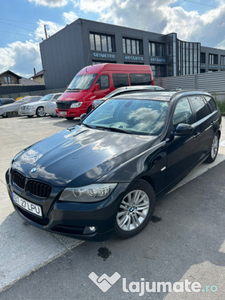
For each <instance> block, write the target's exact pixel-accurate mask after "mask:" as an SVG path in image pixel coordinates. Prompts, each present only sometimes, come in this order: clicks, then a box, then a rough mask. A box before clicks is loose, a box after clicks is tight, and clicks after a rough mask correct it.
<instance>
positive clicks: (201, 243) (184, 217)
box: [0, 117, 225, 300]
mask: <svg viewBox="0 0 225 300" xmlns="http://www.w3.org/2000/svg"><path fill="white" fill-rule="evenodd" d="M74 122H76V121H72V122H69V121H66V120H63V119H58V118H50V117H46V118H32V119H28V118H24V117H23V118H12V119H1V120H0V129H1V131H0V132H1V133H0V137H1V141H2V142H1V159H0V205H1V209H0V299H1V300H2V299H9V300H11V299H18V300H19V299H23V300H29V299H32V300H36V299H37V300H40V299H43V300H47V299H48V300H51V299H54V300H57V299H59V300H63V299H65V300H67V299H118V298H119V299H137V298H138V297H141V298H142V299H166V300H167V299H169V300H170V299H171V300H172V299H175V300H176V299H210V300H211V299H212V300H214V299H218V300H220V299H225V293H224V292H225V290H224V287H225V257H224V256H225V231H224V224H225V222H224V221H225V196H224V195H225V186H224V179H225V176H224V167H225V162H224V160H225V133H224V130H223V132H222V137H221V146H220V150H219V155H218V158H217V160H216V162H214V163H213V164H210V165H208V164H203V165H201V166H199V167H198V168H197V169H196V170H195V171H193V172H191V174H190V175H189V176H188V177H187V178H186V179H185V180H184V181H183V182H182V183H181V185H180V187H177V188H176V190H174V191H172V192H171V193H169V194H168V195H166V196H164V197H163V198H161V200H159V201H158V203H157V206H156V210H155V213H154V218H153V219H152V222H150V223H149V225H148V226H147V228H146V229H145V230H144V231H143V232H142V233H140V234H139V235H138V236H136V237H134V238H132V239H129V240H124V241H120V240H116V239H114V238H111V239H110V240H108V241H106V242H102V243H93V242H92V243H91V242H85V243H82V242H81V241H79V240H76V239H70V238H66V237H61V236H60V235H55V234H51V233H47V232H44V231H41V230H39V229H37V228H35V227H33V226H31V225H29V224H27V223H26V222H24V221H23V220H22V219H21V218H20V217H19V216H18V215H17V214H16V213H15V212H14V210H13V207H12V205H11V203H10V201H9V198H8V195H7V193H6V187H5V179H4V173H5V171H6V169H7V168H8V166H9V164H10V161H11V159H12V157H13V156H14V155H15V154H16V153H17V152H19V151H20V150H21V149H23V148H25V147H26V146H28V145H30V144H32V143H34V142H36V141H38V140H40V139H42V138H44V137H47V136H49V135H51V134H53V133H55V132H58V131H60V130H62V129H63V128H66V127H69V126H71V125H72V124H74ZM223 123H224V119H223ZM223 128H224V126H223ZM194 178H195V179H194ZM93 272H94V273H93ZM103 274H105V275H103ZM102 275H103V276H102ZM89 276H90V278H91V279H92V280H91V279H90V278H89ZM107 276H109V277H111V276H112V278H108V277H107ZM98 277H101V278H98ZM185 279H186V280H189V281H190V282H191V283H190V282H187V281H186V283H187V284H188V283H190V284H189V287H190V286H191V287H192V283H193V282H197V283H199V284H201V291H200V292H193V291H192V292H190V291H187V292H181V291H180V292H177V289H176V291H174V286H172V291H171V292H170V293H168V292H162V291H161V292H153V291H152V292H151V293H150V292H147V290H146V286H150V287H151V286H152V284H153V287H154V282H156V283H157V282H169V284H168V286H169V285H173V284H174V283H175V285H176V286H177V287H179V286H180V289H181V288H182V287H181V284H179V282H185ZM113 280H114V281H115V280H116V282H115V283H114V281H113ZM94 281H95V282H96V283H97V285H98V286H99V287H98V286H97V285H96V284H95V283H94ZM113 283H114V284H113ZM170 287H171V286H170ZM102 289H103V290H104V289H108V290H107V291H105V292H104V291H102ZM161 289H162V287H161ZM153 290H154V288H153ZM178 290H179V288H178ZM202 290H205V292H203V291H202ZM143 293H144V294H143ZM142 294H143V295H142ZM138 295H139V296H138Z"/></svg>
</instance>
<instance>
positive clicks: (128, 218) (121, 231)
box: [114, 180, 155, 239]
mask: <svg viewBox="0 0 225 300" xmlns="http://www.w3.org/2000/svg"><path fill="white" fill-rule="evenodd" d="M154 207H155V193H154V190H153V188H152V187H151V185H150V184H148V183H147V182H146V181H144V180H138V181H136V182H135V183H134V184H132V186H131V187H130V188H129V189H128V190H127V192H126V195H125V197H124V198H123V200H122V201H121V203H120V206H119V209H118V212H117V215H116V223H115V229H114V234H115V236H116V237H118V238H120V239H126V238H130V237H132V236H134V235H136V234H138V233H139V232H140V231H142V230H143V229H144V227H145V226H146V225H147V224H148V222H149V220H150V219H151V216H152V214H153V211H154Z"/></svg>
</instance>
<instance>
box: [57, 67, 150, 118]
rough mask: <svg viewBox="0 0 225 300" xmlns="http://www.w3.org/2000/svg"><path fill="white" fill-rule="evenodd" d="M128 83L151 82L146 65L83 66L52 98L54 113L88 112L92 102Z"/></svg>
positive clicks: (68, 115) (78, 115) (67, 116)
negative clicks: (60, 93) (61, 92)
mask: <svg viewBox="0 0 225 300" xmlns="http://www.w3.org/2000/svg"><path fill="white" fill-rule="evenodd" d="M128 85H154V82H153V76H152V71H151V67H150V66H148V65H125V64H124V65H123V64H97V65H93V66H87V67H85V68H83V69H82V70H81V71H80V72H79V73H77V75H76V76H75V77H74V79H73V80H72V81H71V83H70V85H69V86H68V88H67V89H66V91H65V92H64V93H63V94H62V95H61V96H60V97H59V98H58V100H57V102H56V105H57V107H56V113H57V115H58V116H60V117H65V118H66V119H68V120H72V119H73V118H74V117H80V115H81V114H83V113H89V112H90V111H91V108H92V102H93V101H94V100H95V99H99V98H103V97H104V96H106V95H107V94H108V93H110V92H112V91H113V90H115V89H117V88H119V87H121V86H128Z"/></svg>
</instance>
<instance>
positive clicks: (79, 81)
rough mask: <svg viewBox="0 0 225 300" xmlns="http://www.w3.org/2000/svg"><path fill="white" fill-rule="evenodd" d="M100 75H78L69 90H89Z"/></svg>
mask: <svg viewBox="0 0 225 300" xmlns="http://www.w3.org/2000/svg"><path fill="white" fill-rule="evenodd" d="M97 75H98V74H85V75H76V76H75V77H74V79H73V80H72V81H71V83H70V85H69V86H68V88H67V90H88V89H89V88H90V87H91V85H92V83H93V81H94V80H95V78H96V76H97Z"/></svg>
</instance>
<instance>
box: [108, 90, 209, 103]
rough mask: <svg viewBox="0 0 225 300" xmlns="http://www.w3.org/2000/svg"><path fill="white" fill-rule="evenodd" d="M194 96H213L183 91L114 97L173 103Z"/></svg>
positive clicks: (201, 92) (199, 92)
mask: <svg viewBox="0 0 225 300" xmlns="http://www.w3.org/2000/svg"><path fill="white" fill-rule="evenodd" d="M194 95H207V96H211V94H209V93H207V92H204V91H197V90H182V91H157V92H151V93H148V92H145V91H144V92H140V93H129V94H121V95H118V96H115V97H113V98H114V99H131V98H132V99H137V100H159V101H172V100H173V99H175V98H177V97H179V98H181V97H185V96H186V97H187V96H194Z"/></svg>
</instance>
